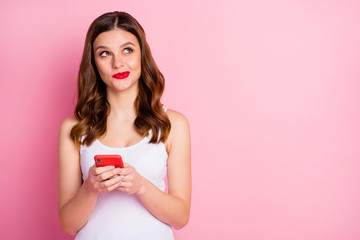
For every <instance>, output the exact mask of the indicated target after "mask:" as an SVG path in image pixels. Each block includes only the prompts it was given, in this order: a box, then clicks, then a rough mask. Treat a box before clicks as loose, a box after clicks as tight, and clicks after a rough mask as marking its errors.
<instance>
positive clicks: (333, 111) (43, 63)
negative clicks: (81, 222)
mask: <svg viewBox="0 0 360 240" xmlns="http://www.w3.org/2000/svg"><path fill="white" fill-rule="evenodd" d="M100 2H101V3H100ZM220 3H221V4H220ZM0 9H1V10H0V30H1V38H0V56H1V64H0V71H1V88H0V103H1V119H0V121H1V126H0V134H1V137H0V148H1V156H2V159H1V174H0V191H1V199H0V201H1V204H0V213H1V214H0V238H1V239H72V237H69V236H67V235H66V234H65V233H62V232H61V230H60V227H59V221H58V218H57V137H58V129H59V126H60V123H61V122H62V121H63V120H64V119H65V118H66V117H67V116H69V115H71V114H72V111H73V108H74V104H75V102H74V95H75V87H76V77H77V71H78V68H79V62H80V58H81V54H82V48H83V43H84V38H85V34H86V31H87V28H88V27H89V25H90V23H91V22H92V21H93V20H94V19H95V18H96V17H97V16H99V15H101V14H102V13H104V12H108V11H114V10H122V11H126V12H129V13H130V14H132V15H133V16H134V17H135V18H137V19H138V21H139V22H140V23H141V24H142V26H143V27H144V28H145V31H146V33H147V37H148V42H149V44H150V47H151V49H152V52H153V55H154V58H155V60H156V62H157V64H158V65H159V68H160V70H161V71H162V72H163V74H164V75H165V77H166V80H167V82H166V84H167V85H166V90H165V94H164V96H163V103H164V104H166V105H167V106H168V107H169V108H172V109H175V110H178V111H180V112H182V113H184V114H185V115H186V116H187V117H188V119H189V121H190V124H191V135H192V170H193V198H192V209H191V220H190V222H189V224H188V225H187V226H186V227H185V228H184V229H182V230H180V231H175V230H174V235H175V237H176V239H244V240H260V239H274V240H288V239H292V240H298V239H299V240H300V239H301V240H303V239H306V240H322V239H324V240H339V239H347V240H355V239H360V227H359V226H360V204H359V203H360V174H359V173H360V161H359V160H360V107H359V102H360V81H359V80H360V67H359V66H360V44H359V43H360V28H359V22H360V15H359V11H360V4H359V1H335V0H334V1H287V0H275V1H267V0H255V1H235V0H234V1H227V0H222V1H212V2H209V1H206V0H201V1H191V0H183V1H181V3H180V2H179V3H174V2H172V1H119V0H116V1H106V2H105V1H53V2H50V1H33V2H30V1H7V2H4V1H1V3H0Z"/></svg>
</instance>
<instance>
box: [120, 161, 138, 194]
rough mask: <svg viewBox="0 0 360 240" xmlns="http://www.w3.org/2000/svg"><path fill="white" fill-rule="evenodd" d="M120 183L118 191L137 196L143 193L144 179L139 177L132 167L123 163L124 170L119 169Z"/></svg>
mask: <svg viewBox="0 0 360 240" xmlns="http://www.w3.org/2000/svg"><path fill="white" fill-rule="evenodd" d="M119 175H120V178H121V180H120V183H119V185H120V186H119V187H118V188H117V189H118V190H120V191H122V192H124V193H127V194H139V193H141V192H143V188H144V177H143V176H141V175H140V174H139V173H138V172H137V171H136V170H135V168H134V167H133V166H131V165H129V164H127V163H124V168H122V169H121V171H120V173H119Z"/></svg>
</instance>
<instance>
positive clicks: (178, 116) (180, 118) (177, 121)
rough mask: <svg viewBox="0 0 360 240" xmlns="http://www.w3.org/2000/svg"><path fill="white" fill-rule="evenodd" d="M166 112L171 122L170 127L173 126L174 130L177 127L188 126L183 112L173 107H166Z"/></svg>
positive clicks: (177, 128) (186, 127)
mask: <svg viewBox="0 0 360 240" xmlns="http://www.w3.org/2000/svg"><path fill="white" fill-rule="evenodd" d="M166 113H167V115H168V117H169V120H170V122H171V128H172V129H173V128H174V130H175V131H176V130H179V129H183V130H185V129H188V128H189V120H188V119H187V117H186V116H185V115H184V114H182V113H180V112H178V111H175V110H173V109H167V111H166Z"/></svg>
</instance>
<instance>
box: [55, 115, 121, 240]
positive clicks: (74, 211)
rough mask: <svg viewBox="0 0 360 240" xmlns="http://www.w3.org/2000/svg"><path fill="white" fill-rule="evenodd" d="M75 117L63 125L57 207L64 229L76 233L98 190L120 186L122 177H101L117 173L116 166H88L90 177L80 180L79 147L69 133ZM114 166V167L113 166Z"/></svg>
mask: <svg viewBox="0 0 360 240" xmlns="http://www.w3.org/2000/svg"><path fill="white" fill-rule="evenodd" d="M76 123H77V121H76V119H75V118H74V117H70V118H67V119H66V120H65V121H64V122H63V123H62V125H61V127H60V133H59V145H58V171H59V172H58V208H59V218H60V225H61V229H62V230H63V231H64V232H66V233H68V234H70V235H75V234H76V233H77V232H78V231H79V230H80V229H81V228H82V227H83V226H84V225H85V224H86V222H87V221H88V219H89V218H90V216H91V213H92V210H93V208H94V206H95V204H96V200H97V197H98V194H99V193H101V192H105V191H111V190H113V189H115V188H116V187H118V185H114V184H117V183H118V182H119V180H120V179H119V178H116V177H114V178H112V179H110V180H108V181H102V180H103V179H107V178H109V177H112V176H114V175H115V174H116V173H118V170H119V169H117V170H116V169H113V167H103V168H96V167H95V166H93V167H91V168H90V169H89V177H88V178H87V179H86V180H85V182H84V183H83V184H81V168H80V160H79V158H80V154H79V148H78V147H76V145H75V143H74V141H73V140H72V139H71V137H70V131H71V129H72V127H73V126H74V125H75V124H76ZM110 169H112V170H110Z"/></svg>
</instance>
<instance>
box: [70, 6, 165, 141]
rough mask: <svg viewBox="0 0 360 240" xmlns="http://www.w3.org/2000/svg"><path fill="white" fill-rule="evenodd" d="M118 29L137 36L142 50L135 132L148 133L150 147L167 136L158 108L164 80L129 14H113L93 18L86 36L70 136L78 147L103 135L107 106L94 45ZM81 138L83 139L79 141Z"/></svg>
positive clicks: (139, 26) (142, 35) (144, 38)
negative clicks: (102, 36)
mask: <svg viewBox="0 0 360 240" xmlns="http://www.w3.org/2000/svg"><path fill="white" fill-rule="evenodd" d="M117 28H120V29H123V30H125V31H127V32H130V33H131V34H133V35H134V36H136V38H137V40H138V41H139V44H140V49H141V76H140V78H139V81H138V89H139V91H138V95H137V97H136V99H135V101H134V106H135V109H136V116H137V117H136V119H135V122H134V125H135V128H136V130H137V132H138V133H139V134H140V135H142V136H143V137H145V136H148V135H149V130H150V129H151V130H152V133H153V134H152V137H151V139H150V143H159V142H160V141H161V142H165V141H166V139H167V138H168V136H169V133H170V129H171V123H170V120H169V118H168V116H167V115H166V113H165V111H164V110H163V108H162V104H160V98H161V96H162V94H163V92H164V87H165V78H164V76H163V75H162V73H161V72H160V70H159V69H158V67H157V66H156V63H155V61H154V59H153V57H152V55H151V51H150V47H149V45H148V43H147V42H146V36H145V31H144V29H143V28H142V27H141V25H140V24H139V23H138V21H137V20H136V19H135V18H134V17H132V16H131V15H130V14H128V13H126V12H118V11H116V12H110V13H105V14H103V15H101V16H100V17H98V18H96V19H95V20H94V21H93V22H92V24H91V25H90V27H89V30H88V32H87V35H86V40H85V46H84V52H83V55H82V59H81V64H80V70H79V74H78V86H77V96H78V99H77V104H76V107H75V111H74V116H75V118H76V119H77V120H78V123H77V124H76V125H75V126H74V127H73V128H72V129H71V133H70V135H71V138H72V139H73V140H74V142H75V143H76V145H78V146H80V145H81V144H86V145H90V144H91V143H92V142H93V141H94V140H95V139H96V138H98V137H101V136H103V135H104V134H105V133H106V129H107V117H108V115H109V113H110V104H109V102H108V100H107V93H106V85H105V83H104V82H103V81H102V79H101V77H100V75H99V72H98V70H97V67H96V64H95V60H94V49H93V43H94V41H95V39H96V37H97V36H99V34H101V33H103V32H106V31H110V30H113V29H117ZM159 134H160V136H159ZM83 135H85V138H84V139H83V141H81V137H82V136H83Z"/></svg>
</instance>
